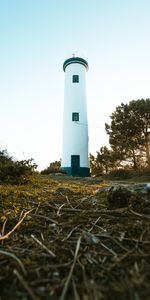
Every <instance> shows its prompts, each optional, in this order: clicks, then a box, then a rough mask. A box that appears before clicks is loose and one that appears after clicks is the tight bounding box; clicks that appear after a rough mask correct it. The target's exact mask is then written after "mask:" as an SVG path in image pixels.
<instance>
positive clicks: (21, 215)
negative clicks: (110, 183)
mask: <svg viewBox="0 0 150 300" xmlns="http://www.w3.org/2000/svg"><path fill="white" fill-rule="evenodd" d="M104 185H106V184H105V183H100V182H99V181H98V180H95V181H92V180H89V179H87V180H86V179H72V178H65V177H63V176H62V177H48V176H47V177H46V176H42V177H39V178H37V179H36V182H35V183H34V184H30V185H26V186H9V185H1V186H0V226H1V227H0V233H1V236H0V300H6V299H7V300H28V299H33V300H40V299H41V300H50V299H53V300H55V299H56V300H57V299H60V300H64V299H66V300H72V299H74V300H99V299H102V300H106V299H109V300H120V299H125V300H127V299H131V300H143V299H149V295H150V286H149V280H150V252H149V249H150V222H149V221H150V220H149V215H150V203H149V202H147V201H145V202H144V200H142V199H141V205H139V204H138V206H137V209H135V206H134V209H133V208H132V207H130V209H129V208H123V209H116V210H110V209H109V207H108V204H107V200H106V198H105V196H104V197H103V198H101V199H100V198H99V199H98V198H97V197H96V196H95V191H96V189H97V188H98V187H100V186H104Z"/></svg>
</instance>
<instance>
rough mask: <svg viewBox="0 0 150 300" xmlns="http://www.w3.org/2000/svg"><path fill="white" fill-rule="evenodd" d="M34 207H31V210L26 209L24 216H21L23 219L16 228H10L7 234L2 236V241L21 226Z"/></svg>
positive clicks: (0, 238)
mask: <svg viewBox="0 0 150 300" xmlns="http://www.w3.org/2000/svg"><path fill="white" fill-rule="evenodd" d="M33 209H34V208H32V209H30V210H29V211H26V212H25V213H24V215H23V217H22V218H21V220H20V221H19V222H18V223H17V224H16V225H15V226H14V228H13V229H12V230H10V231H9V232H8V233H7V234H5V235H3V236H0V241H2V240H5V239H7V238H8V237H9V236H10V235H11V234H12V233H13V232H14V231H15V230H16V229H17V228H18V227H19V226H20V224H21V223H22V222H23V220H24V218H25V217H26V216H27V215H28V214H29V213H30V212H31V211H32V210H33Z"/></svg>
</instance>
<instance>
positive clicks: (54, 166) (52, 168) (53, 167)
mask: <svg viewBox="0 0 150 300" xmlns="http://www.w3.org/2000/svg"><path fill="white" fill-rule="evenodd" d="M60 167H61V162H60V161H57V160H56V161H55V162H52V163H50V165H49V166H48V167H47V168H46V169H44V170H42V171H41V174H42V175H48V174H51V173H62V170H61V168H60Z"/></svg>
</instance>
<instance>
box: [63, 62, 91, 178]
mask: <svg viewBox="0 0 150 300" xmlns="http://www.w3.org/2000/svg"><path fill="white" fill-rule="evenodd" d="M63 70H64V72H65V91H64V119H63V146H62V162H61V168H62V170H63V171H65V172H66V173H67V175H72V176H82V177H86V176H90V169H89V159H88V120H87V106H86V79H85V77H86V71H87V70H88V63H87V61H86V60H85V59H83V58H81V57H75V56H73V57H71V58H69V59H67V60H65V62H64V64H63Z"/></svg>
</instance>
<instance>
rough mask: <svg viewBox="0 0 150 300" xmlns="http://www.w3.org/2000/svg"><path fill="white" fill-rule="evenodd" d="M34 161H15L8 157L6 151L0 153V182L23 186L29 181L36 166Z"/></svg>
mask: <svg viewBox="0 0 150 300" xmlns="http://www.w3.org/2000/svg"><path fill="white" fill-rule="evenodd" d="M33 161H34V160H33V159H32V158H31V159H28V160H21V161H15V160H13V158H12V157H10V156H9V154H8V152H7V150H2V151H0V182H2V183H14V184H23V183H27V182H29V180H30V176H31V175H33V173H34V172H35V169H36V168H37V165H36V164H35V163H34V162H33Z"/></svg>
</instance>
